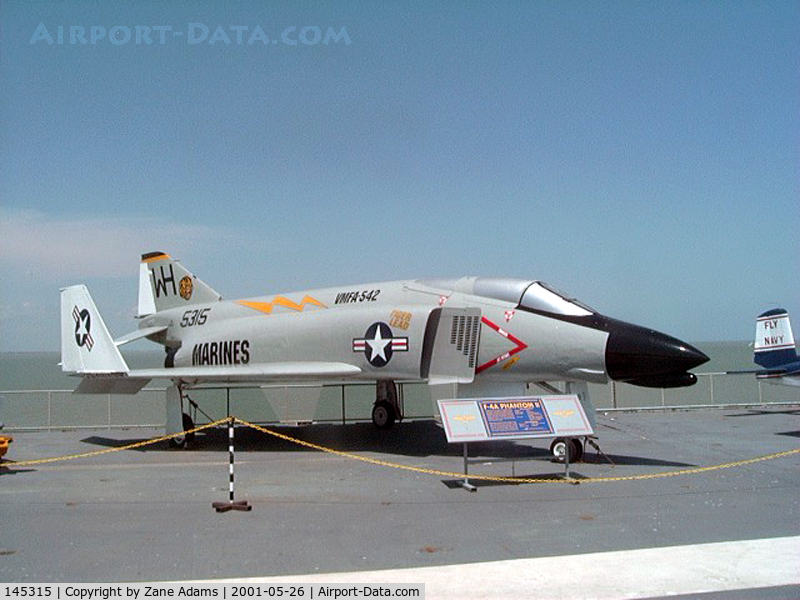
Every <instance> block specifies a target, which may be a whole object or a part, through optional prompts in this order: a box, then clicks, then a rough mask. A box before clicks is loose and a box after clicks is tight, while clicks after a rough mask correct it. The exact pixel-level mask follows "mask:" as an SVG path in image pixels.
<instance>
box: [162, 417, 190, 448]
mask: <svg viewBox="0 0 800 600" xmlns="http://www.w3.org/2000/svg"><path fill="white" fill-rule="evenodd" d="M190 429H194V421H192V417H190V416H189V415H188V414H186V413H183V430H184V431H189V430H190ZM168 443H169V447H170V448H187V447H190V446H191V445H192V444H194V434H193V433H187V434H186V435H179V436H177V437H174V438H171V439H170V440H169V442H168Z"/></svg>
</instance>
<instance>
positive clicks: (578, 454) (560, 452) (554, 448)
mask: <svg viewBox="0 0 800 600" xmlns="http://www.w3.org/2000/svg"><path fill="white" fill-rule="evenodd" d="M567 449H569V462H570V463H574V462H578V461H579V460H580V459H581V458H583V444H582V443H581V441H580V439H578V438H556V439H554V440H553V443H552V444H550V453H551V454H552V455H553V458H555V459H556V460H557V461H558V462H564V459H565V458H566V454H567Z"/></svg>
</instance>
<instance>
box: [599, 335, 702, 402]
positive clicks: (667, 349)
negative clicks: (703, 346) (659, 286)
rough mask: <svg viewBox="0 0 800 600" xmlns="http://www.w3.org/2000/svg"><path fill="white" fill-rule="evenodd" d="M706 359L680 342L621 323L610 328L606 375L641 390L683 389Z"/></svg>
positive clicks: (694, 379) (695, 378)
mask: <svg viewBox="0 0 800 600" xmlns="http://www.w3.org/2000/svg"><path fill="white" fill-rule="evenodd" d="M708 360H709V359H708V356H706V355H705V354H703V353H702V352H700V350H698V349H697V348H695V347H693V346H691V345H689V344H687V343H686V342H682V341H681V340H679V339H676V338H674V337H671V336H668V335H665V334H663V333H660V332H658V331H654V330H653V329H647V328H645V327H640V326H638V325H633V324H631V323H625V322H622V321H616V322H614V323H613V324H612V325H611V327H609V336H608V342H607V343H606V372H607V373H608V376H609V377H610V378H611V379H613V380H615V381H624V382H627V383H632V384H634V385H641V386H644V387H659V388H670V387H684V386H688V385H692V384H694V383H695V382H696V381H697V377H696V376H695V375H694V374H692V373H689V372H688V371H689V369H693V368H694V367H697V366H699V365H702V364H703V363H705V362H707V361H708Z"/></svg>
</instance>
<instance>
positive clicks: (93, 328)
mask: <svg viewBox="0 0 800 600" xmlns="http://www.w3.org/2000/svg"><path fill="white" fill-rule="evenodd" d="M61 370H62V371H66V372H69V373H80V372H95V373H127V371H128V365H127V364H125V359H124V358H122V354H120V352H119V350H118V349H117V347H116V345H115V344H114V340H113V339H112V337H111V335H110V334H109V333H108V329H107V328H106V324H105V323H104V322H103V319H102V317H101V316H100V313H99V312H98V311H97V307H96V306H95V304H94V301H93V300H92V297H91V296H90V295H89V290H88V289H86V286H85V285H74V286H72V287H68V288H64V289H62V290H61Z"/></svg>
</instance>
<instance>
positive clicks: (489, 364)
mask: <svg viewBox="0 0 800 600" xmlns="http://www.w3.org/2000/svg"><path fill="white" fill-rule="evenodd" d="M481 323H484V324H486V325H488V326H489V327H491V328H492V329H494V330H495V331H496V332H497V333H499V334H500V335H502V336H503V337H504V338H506V339H507V340H508V341H510V342H512V343H513V344H516V347H515V348H512V349H511V350H509V351H508V352H505V353H503V354H501V355H500V356H498V357H496V358H493V359H492V360H490V361H488V362H485V363H483V364H482V365H481V366H479V367H478V368H476V369H475V374H476V375H477V374H478V373H480V372H482V371H485V370H486V369H488V368H490V367H493V366H495V365H496V364H498V363H501V362H503V361H504V360H506V359H507V358H511V357H512V356H514V355H515V354H516V353H518V352H522V351H523V350H525V348H527V347H528V344H526V343H525V342H523V341H522V340H521V339H519V338H518V337H516V336H514V335H512V334H510V333H509V332H507V331H506V330H504V329H501V328H500V327H499V326H498V325H496V324H494V323H492V322H491V321H490V320H489V319H487V318H486V317H481Z"/></svg>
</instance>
